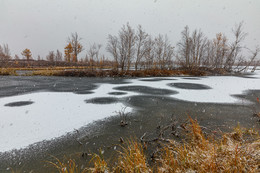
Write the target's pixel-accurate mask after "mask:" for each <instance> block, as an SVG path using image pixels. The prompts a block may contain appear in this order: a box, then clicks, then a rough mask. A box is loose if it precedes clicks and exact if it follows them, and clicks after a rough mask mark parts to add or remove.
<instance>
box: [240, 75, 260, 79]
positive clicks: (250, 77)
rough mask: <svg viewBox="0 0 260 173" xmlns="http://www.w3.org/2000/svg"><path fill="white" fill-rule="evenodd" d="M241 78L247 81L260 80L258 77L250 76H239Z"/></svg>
mask: <svg viewBox="0 0 260 173" xmlns="http://www.w3.org/2000/svg"><path fill="white" fill-rule="evenodd" d="M238 77H240V78H246V79H259V78H258V77H254V76H250V75H244V76H238Z"/></svg>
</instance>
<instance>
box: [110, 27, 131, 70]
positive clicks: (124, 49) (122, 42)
mask: <svg viewBox="0 0 260 173" xmlns="http://www.w3.org/2000/svg"><path fill="white" fill-rule="evenodd" d="M135 40H136V37H135V31H134V29H133V28H132V27H131V26H130V25H129V24H128V23H127V25H126V26H125V25H123V27H122V28H121V30H120V31H119V34H118V37H117V36H112V35H109V36H108V44H107V51H108V52H109V53H110V54H112V55H113V58H114V61H115V63H116V66H117V67H120V68H121V70H122V71H124V70H125V67H127V70H129V68H130V66H131V62H132V60H133V58H134V53H135V47H134V46H135Z"/></svg>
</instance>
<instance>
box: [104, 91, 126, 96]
mask: <svg viewBox="0 0 260 173" xmlns="http://www.w3.org/2000/svg"><path fill="white" fill-rule="evenodd" d="M108 94H110V95H116V96H119V95H126V94H127V93H126V92H110V93H108Z"/></svg>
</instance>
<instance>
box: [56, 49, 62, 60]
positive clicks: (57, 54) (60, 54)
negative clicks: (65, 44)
mask: <svg viewBox="0 0 260 173" xmlns="http://www.w3.org/2000/svg"><path fill="white" fill-rule="evenodd" d="M55 61H62V53H61V52H60V51H59V50H57V51H56V55H55Z"/></svg>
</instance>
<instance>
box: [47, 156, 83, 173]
mask: <svg viewBox="0 0 260 173" xmlns="http://www.w3.org/2000/svg"><path fill="white" fill-rule="evenodd" d="M53 158H54V159H55V161H54V162H51V161H46V162H47V163H49V164H50V165H52V166H54V168H56V170H57V171H58V172H59V173H85V172H86V171H85V170H83V171H81V170H80V168H79V167H78V165H77V164H76V162H75V160H73V159H69V160H68V161H65V162H62V161H60V160H59V159H58V158H56V157H54V156H53Z"/></svg>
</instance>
